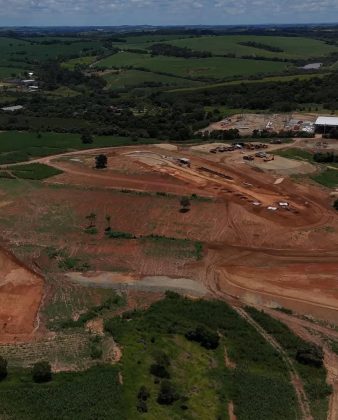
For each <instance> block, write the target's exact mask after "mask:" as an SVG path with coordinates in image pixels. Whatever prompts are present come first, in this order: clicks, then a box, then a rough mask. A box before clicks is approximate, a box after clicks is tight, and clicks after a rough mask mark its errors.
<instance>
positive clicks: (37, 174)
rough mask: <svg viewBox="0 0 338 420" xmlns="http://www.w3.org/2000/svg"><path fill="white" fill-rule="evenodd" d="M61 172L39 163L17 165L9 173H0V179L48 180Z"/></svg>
mask: <svg viewBox="0 0 338 420" xmlns="http://www.w3.org/2000/svg"><path fill="white" fill-rule="evenodd" d="M61 173H62V171H59V170H58V169H55V168H52V167H50V166H47V165H43V164H41V163H31V164H28V165H17V166H14V167H13V168H11V170H10V171H8V170H7V171H1V170H0V177H2V178H8V177H9V178H11V177H13V178H21V179H33V180H38V181H40V180H42V179H46V178H50V177H52V176H55V175H59V174H61Z"/></svg>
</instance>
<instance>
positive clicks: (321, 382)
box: [247, 308, 332, 420]
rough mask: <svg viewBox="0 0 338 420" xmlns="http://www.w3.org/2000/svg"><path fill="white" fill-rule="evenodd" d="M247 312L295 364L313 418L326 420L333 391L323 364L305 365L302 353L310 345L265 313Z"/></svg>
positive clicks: (315, 352) (306, 351) (315, 351)
mask: <svg viewBox="0 0 338 420" xmlns="http://www.w3.org/2000/svg"><path fill="white" fill-rule="evenodd" d="M247 312H249V313H250V315H251V316H252V317H253V319H254V320H255V321H256V322H258V323H259V324H260V325H261V326H262V327H263V328H264V329H265V330H266V331H267V332H268V333H269V334H271V335H272V336H273V337H274V338H275V339H276V340H277V341H278V343H279V344H280V345H281V346H282V347H283V348H284V349H285V350H286V352H287V354H288V355H289V357H290V358H291V359H292V361H293V362H294V365H295V367H296V370H297V371H298V373H299V375H300V377H301V379H302V380H303V382H304V388H305V391H306V393H307V395H308V397H309V403H310V406H311V410H312V415H313V417H314V418H315V419H318V420H319V419H323V420H324V419H326V416H327V410H328V396H329V395H330V394H331V391H332V390H331V388H330V386H329V385H328V384H327V383H326V371H325V369H324V368H323V366H322V363H321V364H319V366H318V365H317V364H316V363H310V362H308V363H304V359H302V358H301V357H300V353H309V351H308V350H305V351H304V349H308V348H309V344H308V343H307V342H305V341H303V340H302V339H301V338H299V337H298V336H296V335H294V334H293V333H292V332H291V331H290V329H289V328H288V327H287V326H286V325H284V324H282V323H281V322H280V321H277V320H275V319H273V318H271V317H270V316H268V315H267V314H265V313H264V312H259V311H257V310H256V309H254V308H247ZM311 352H312V350H311V346H310V353H311ZM317 352H318V351H317V350H316V348H315V347H314V349H313V353H314V354H317Z"/></svg>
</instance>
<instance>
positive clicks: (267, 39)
mask: <svg viewBox="0 0 338 420" xmlns="http://www.w3.org/2000/svg"><path fill="white" fill-rule="evenodd" d="M248 41H250V42H257V43H264V44H267V45H270V46H272V47H278V48H280V49H281V50H282V52H272V51H266V50H264V49H258V48H253V47H249V46H244V45H241V43H245V42H248ZM168 42H170V43H171V44H173V45H176V46H179V47H188V48H191V49H193V50H202V51H210V52H211V53H213V54H217V55H225V54H229V53H230V54H236V56H238V57H241V56H250V55H251V56H254V55H257V56H263V57H281V58H296V59H299V58H311V57H321V56H325V55H328V54H329V53H331V52H336V51H337V48H336V47H335V46H330V45H326V44H325V43H323V42H321V41H318V40H313V39H308V38H300V37H294V38H292V37H287V38H283V37H274V36H245V35H236V36H218V37H212V36H210V37H199V38H189V39H180V40H173V41H168Z"/></svg>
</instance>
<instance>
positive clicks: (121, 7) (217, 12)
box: [0, 0, 338, 26]
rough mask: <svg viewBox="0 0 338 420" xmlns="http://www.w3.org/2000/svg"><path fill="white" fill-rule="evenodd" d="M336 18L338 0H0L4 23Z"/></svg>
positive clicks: (173, 22)
mask: <svg viewBox="0 0 338 420" xmlns="http://www.w3.org/2000/svg"><path fill="white" fill-rule="evenodd" d="M312 22H313V23H316V22H320V23H322V22H323V23H324V22H328V23H333V22H338V0H0V26H13V25H14V26H15V25H18V26H19V25H20V26H22V25H24V26H58V25H74V26H81V25H97V26H99V25H100V26H101V25H102V26H104V25H107V26H119V25H184V24H205V25H210V24H215V25H233V24H261V23H312Z"/></svg>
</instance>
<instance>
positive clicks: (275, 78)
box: [168, 73, 328, 92]
mask: <svg viewBox="0 0 338 420" xmlns="http://www.w3.org/2000/svg"><path fill="white" fill-rule="evenodd" d="M327 75H328V73H321V74H297V75H293V76H270V77H263V78H262V79H257V80H252V79H251V80H233V81H231V82H223V83H213V84H207V85H204V86H197V87H190V88H189V87H188V88H181V89H171V90H168V92H195V91H199V90H208V89H218V88H221V87H224V86H232V85H240V84H241V83H245V84H248V83H249V84H250V83H267V82H289V81H291V80H297V79H298V80H309V79H313V78H314V77H320V78H321V77H324V76H327Z"/></svg>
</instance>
